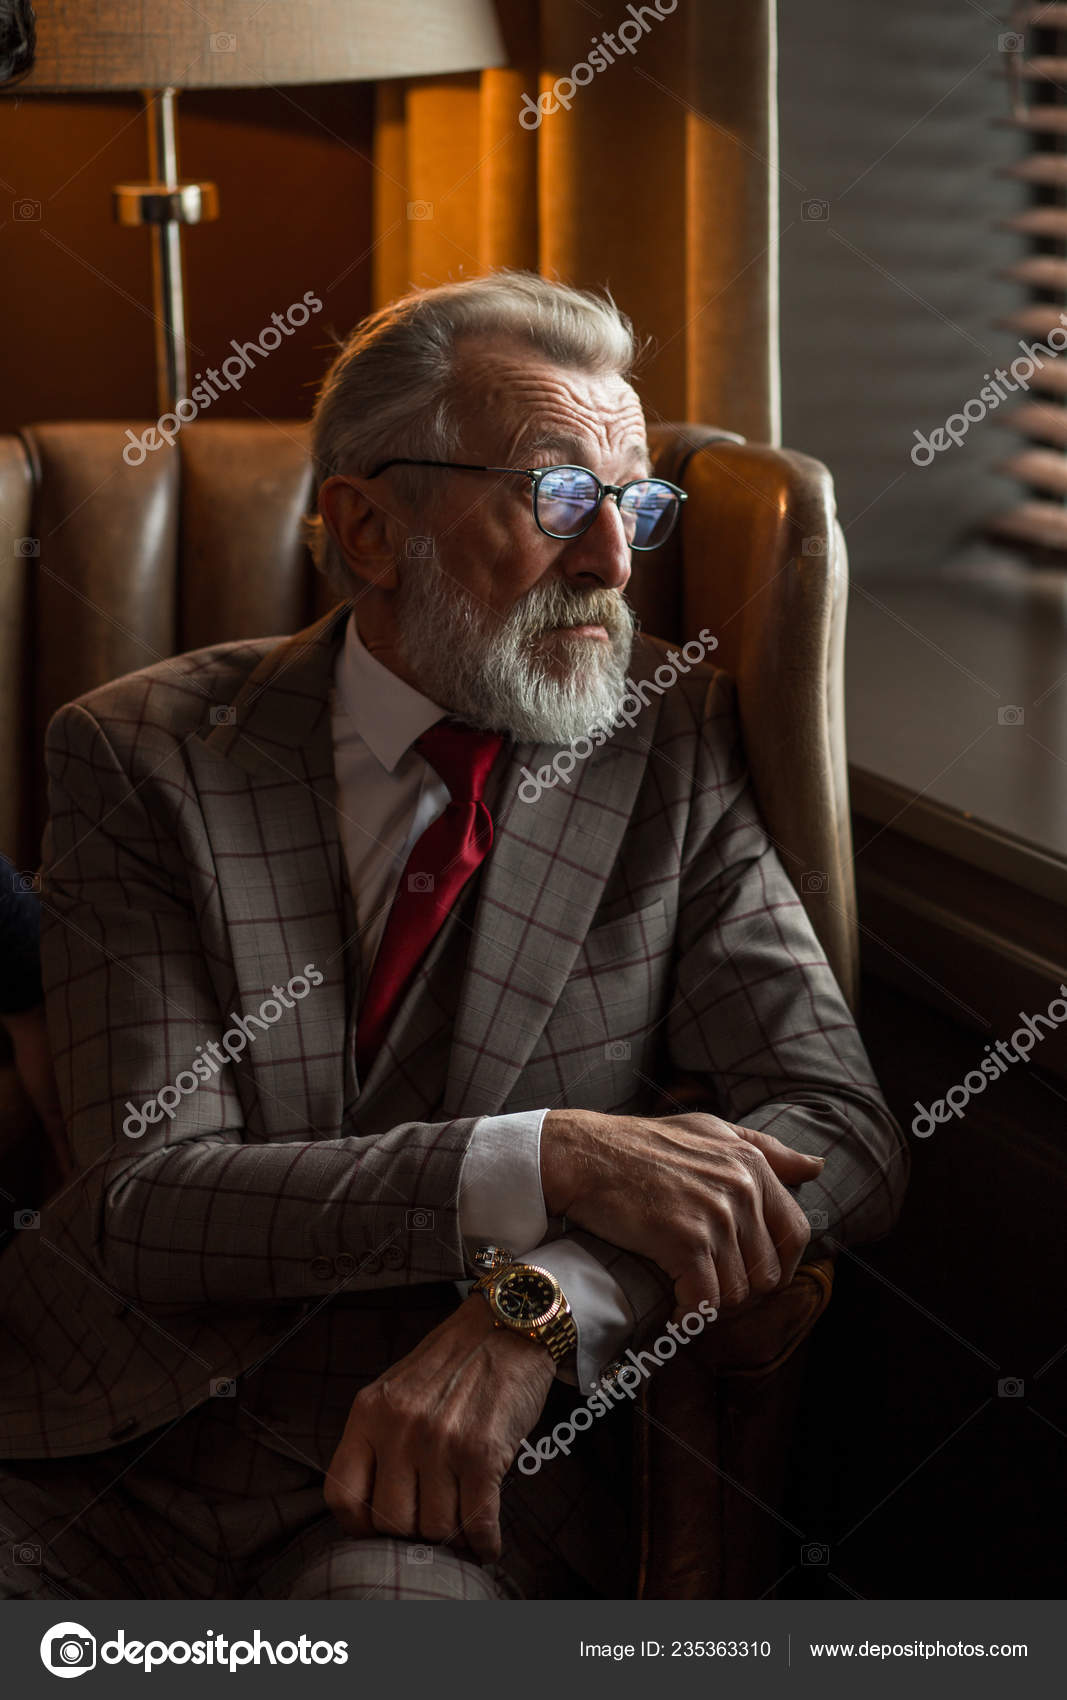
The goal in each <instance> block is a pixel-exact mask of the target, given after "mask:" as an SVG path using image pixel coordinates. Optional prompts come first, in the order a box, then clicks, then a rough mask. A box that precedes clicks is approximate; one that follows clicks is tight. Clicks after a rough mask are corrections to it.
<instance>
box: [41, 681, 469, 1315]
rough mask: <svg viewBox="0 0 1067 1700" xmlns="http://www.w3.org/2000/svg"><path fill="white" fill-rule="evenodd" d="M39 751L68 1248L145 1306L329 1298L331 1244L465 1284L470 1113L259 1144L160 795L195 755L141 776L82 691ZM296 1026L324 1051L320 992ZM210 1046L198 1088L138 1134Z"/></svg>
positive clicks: (368, 1279)
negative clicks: (463, 1177)
mask: <svg viewBox="0 0 1067 1700" xmlns="http://www.w3.org/2000/svg"><path fill="white" fill-rule="evenodd" d="M46 754H47V765H48V774H49V796H50V806H51V817H50V821H49V825H48V828H47V830H46V833H45V842H44V866H43V871H42V893H41V907H42V958H43V968H44V980H45V991H46V1007H47V1017H48V1025H49V1031H50V1036H51V1040H52V1047H53V1053H54V1058H55V1065H56V1074H57V1082H58V1087H59V1094H60V1099H61V1102H62V1106H63V1112H64V1116H65V1119H66V1122H67V1126H68V1129H69V1133H70V1138H71V1143H72V1147H73V1150H74V1152H75V1157H76V1162H77V1165H78V1173H77V1175H76V1177H75V1178H74V1180H73V1181H72V1182H71V1183H70V1184H69V1185H68V1186H67V1187H66V1188H65V1189H64V1190H63V1192H61V1193H60V1194H58V1195H56V1196H55V1197H54V1198H53V1199H51V1200H50V1201H49V1203H48V1216H49V1220H50V1222H51V1223H52V1225H53V1227H54V1229H55V1232H56V1236H57V1241H59V1242H62V1244H63V1246H64V1247H65V1254H66V1255H68V1256H71V1257H72V1258H73V1260H74V1261H75V1262H76V1263H77V1262H79V1261H81V1262H83V1263H84V1264H85V1266H86V1267H87V1270H88V1272H89V1274H90V1275H91V1276H93V1277H95V1278H98V1279H101V1280H103V1281H104V1282H105V1283H106V1284H108V1285H109V1286H112V1287H114V1288H115V1289H117V1290H118V1291H119V1292H120V1293H121V1294H122V1295H123V1296H125V1297H127V1298H129V1299H131V1300H137V1301H140V1302H142V1303H144V1304H146V1305H171V1306H179V1307H182V1308H186V1307H189V1306H195V1305H201V1304H204V1303H207V1302H215V1301H217V1302H220V1303H227V1304H235V1303H236V1304H239V1303H241V1302H243V1301H253V1302H256V1303H262V1302H267V1301H269V1300H271V1299H275V1298H303V1297H305V1296H313V1297H317V1298H321V1297H323V1296H324V1292H328V1291H329V1289H328V1288H325V1289H324V1280H323V1273H322V1270H323V1264H322V1260H323V1259H330V1260H336V1259H338V1257H341V1258H342V1259H343V1262H342V1264H341V1268H342V1270H343V1272H344V1279H343V1282H338V1283H335V1284H336V1285H343V1286H344V1287H345V1288H346V1289H348V1290H352V1289H357V1288H370V1287H384V1286H404V1285H408V1284H414V1283H419V1282H429V1281H445V1280H458V1279H463V1278H464V1277H465V1276H466V1274H467V1268H466V1264H465V1260H464V1248H463V1242H462V1236H461V1233H460V1225H459V1216H458V1186H459V1175H460V1169H461V1165H462V1162H463V1158H464V1155H465V1153H466V1151H467V1148H468V1146H469V1144H470V1140H471V1137H472V1132H473V1129H474V1126H475V1121H474V1119H464V1120H456V1121H449V1122H406V1123H404V1124H403V1125H400V1126H397V1127H393V1128H390V1129H388V1130H387V1131H385V1132H384V1133H381V1134H379V1135H374V1136H365V1137H360V1136H353V1137H341V1138H319V1137H316V1134H315V1129H314V1128H313V1127H311V1126H310V1125H307V1124H306V1122H305V1121H304V1120H303V1119H302V1117H301V1113H300V1109H299V1107H294V1110H293V1126H292V1133H291V1136H288V1137H286V1138H283V1139H280V1140H279V1139H275V1140H271V1141H264V1140H262V1139H258V1140H257V1139H256V1138H255V1137H254V1136H253V1135H252V1134H251V1133H250V1132H249V1130H248V1129H247V1127H246V1125H245V1116H244V1113H243V1111H242V1106H241V1100H240V1097H239V1095H238V1092H237V1090H236V1086H235V1074H234V1066H233V1065H232V1064H227V1066H223V1067H220V1068H218V1069H217V1070H215V1071H212V1069H211V1068H210V1065H209V1064H208V1063H207V1060H206V1058H207V1046H208V1043H209V1042H210V1041H213V1040H217V1039H218V1038H219V1036H220V1035H221V1034H223V1032H224V1030H225V1029H226V1028H227V1026H228V1024H229V1016H228V1014H227V1013H226V1012H225V1011H224V1010H223V1008H222V1007H220V1003H219V999H218V995H217V992H216V989H215V979H213V975H212V971H211V970H212V968H213V967H217V966H218V964H215V963H213V962H211V961H209V951H208V948H207V947H206V946H205V942H204V939H203V937H202V934H201V929H200V927H199V925H198V916H197V914H196V913H195V912H194V903H193V900H192V895H191V892H192V890H193V889H196V890H198V891H200V892H201V893H202V892H203V890H204V889H205V882H204V880H203V878H201V879H200V880H199V881H198V882H191V881H190V877H189V874H190V870H189V868H188V866H187V865H186V856H187V853H188V852H187V850H185V849H183V848H182V846H181V845H179V843H178V842H177V835H176V833H175V831H174V829H173V819H174V816H173V810H172V809H170V808H169V804H168V800H167V798H166V796H165V790H166V787H168V786H170V787H173V786H174V785H178V786H180V785H181V776H182V773H183V771H184V769H183V768H182V766H181V763H180V762H179V761H177V760H175V761H173V762H172V761H169V760H168V761H166V762H163V763H161V764H160V771H157V772H155V773H153V772H148V773H145V774H144V775H143V776H138V777H137V781H136V783H135V782H134V778H133V776H131V774H129V773H127V772H126V771H125V769H124V767H123V765H122V762H121V761H120V759H119V757H118V755H117V754H116V751H115V749H114V748H113V747H112V743H111V742H110V741H109V739H108V737H107V735H106V734H105V731H104V729H103V728H102V727H101V725H100V724H99V723H98V721H97V720H96V719H95V717H94V716H93V715H92V714H91V713H89V712H88V711H87V709H86V708H85V707H83V706H82V705H81V704H79V703H72V704H69V705H68V706H67V707H66V708H64V709H61V710H60V712H59V713H58V714H57V715H56V716H55V717H54V719H53V721H52V722H51V725H50V727H49V734H48V740H47V752H46ZM171 801H173V799H171ZM183 806H189V799H188V798H186V799H185V800H184V803H183ZM204 871H205V870H200V872H201V874H202V873H203V872H204ZM252 924H254V923H252ZM224 967H228V965H224ZM301 967H302V965H301V964H297V965H295V966H294V973H296V972H299V970H300V968H301ZM222 977H223V978H224V975H223V976H222ZM294 1002H295V1000H294ZM286 1020H287V1021H291V1022H295V1023H296V1024H297V1034H298V1039H297V1041H296V1042H297V1043H298V1044H299V1045H300V1046H301V1048H302V1054H303V1055H307V1056H314V1055H315V1054H316V1045H317V1044H319V1043H321V1031H320V1030H319V1029H318V1028H317V1020H316V1014H315V999H314V997H313V996H312V997H310V998H308V999H307V1002H306V1003H296V1006H295V1007H294V1009H293V1010H292V1012H291V1013H290V1014H287V1015H286ZM198 1047H199V1051H198ZM198 1054H199V1056H200V1059H201V1061H203V1062H204V1075H205V1076H206V1077H205V1078H203V1079H202V1080H200V1082H199V1084H198V1087H197V1089H196V1090H195V1091H190V1092H189V1094H188V1095H183V1094H182V1093H181V1092H175V1093H173V1094H172V1096H173V1097H176V1098H178V1100H179V1101H178V1103H177V1104H176V1105H175V1106H174V1108H173V1114H172V1115H171V1114H161V1115H160V1117H159V1119H158V1121H155V1122H149V1123H147V1124H145V1125H144V1126H143V1129H142V1130H141V1131H140V1132H138V1131H137V1129H138V1125H139V1124H138V1122H137V1121H133V1122H132V1127H133V1129H134V1136H132V1137H131V1136H130V1134H129V1133H125V1132H124V1131H123V1124H124V1122H129V1118H130V1115H131V1110H133V1109H136V1108H137V1107H138V1106H141V1105H142V1104H143V1102H144V1101H146V1100H149V1099H152V1098H153V1097H155V1096H156V1095H158V1094H160V1092H161V1088H164V1087H165V1086H167V1085H168V1084H170V1083H173V1082H174V1081H175V1079H176V1077H178V1076H179V1075H181V1073H182V1071H183V1070H184V1071H188V1070H190V1068H191V1065H192V1063H193V1059H194V1058H196V1057H197V1056H198ZM319 1065H320V1066H321V1057H320V1058H319ZM337 1066H338V1067H339V1068H340V1066H341V1059H340V1058H338V1059H337Z"/></svg>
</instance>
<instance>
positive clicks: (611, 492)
mask: <svg viewBox="0 0 1067 1700" xmlns="http://www.w3.org/2000/svg"><path fill="white" fill-rule="evenodd" d="M391 466H441V467H445V468H447V469H448V470H449V471H452V472H510V473H513V474H514V475H515V477H516V478H528V479H529V480H530V483H531V484H532V485H533V491H534V501H533V517H534V524H535V525H536V527H537V529H538V531H540V532H542V533H543V534H544V535H545V537H551V538H552V539H553V540H554V541H555V542H557V543H573V542H574V540H575V538H578V537H584V536H585V534H586V532H587V531H588V530H589V528H590V526H591V525H592V523H593V521H594V520H595V519H596V516H597V514H598V513H599V512H600V510H601V508H602V507H603V505H604V497H605V496H614V498H615V506H616V507H617V508H618V507H619V505H620V503H621V500H622V497H623V496H624V494H625V493H626V491H627V490H631V489H633V486H634V485H635V484H662V485H663V486H664V488H665V489H667V490H669V491H670V492H671V494H672V495H673V496H675V497H676V498H677V503H676V506H675V509H674V518H673V519H672V520H671V523H670V527H669V529H668V530H667V532H666V534H665V535H664V536H663V537H661V538H660V540H659V542H658V543H629V544H628V545H627V547H628V548H630V549H633V550H634V551H635V553H637V554H639V555H651V554H653V553H654V552H655V550H657V549H662V547H663V545H664V544H665V543H666V541H667V538H668V537H670V536H671V534H672V532H673V531H674V528H675V526H676V525H677V523H678V519H679V516H680V514H681V511H682V503H683V502H687V501H688V500H689V497H688V495H687V494H686V492H685V491H684V490H682V489H680V488H679V486H678V485H677V484H672V483H671V481H670V479H669V478H657V477H656V475H655V474H654V473H652V474H648V475H646V476H645V477H644V478H630V479H627V481H626V483H625V484H605V483H604V481H603V479H602V478H598V477H597V475H596V473H595V472H593V471H591V470H590V468H589V467H588V466H578V465H576V464H575V463H574V462H573V461H561V462H560V463H559V465H558V466H475V465H474V464H473V463H472V462H469V461H464V460H406V459H402V458H398V459H396V460H386V461H383V462H382V464H381V466H376V467H375V468H374V470H373V471H372V472H368V473H367V477H368V478H377V477H378V475H379V473H381V472H388V471H389V468H390V467H391ZM549 472H584V473H585V475H586V477H587V478H591V479H592V480H593V483H594V484H595V485H596V486H597V488H598V490H599V491H600V495H599V496H598V497H597V504H596V507H595V508H594V509H593V511H592V513H591V514H590V515H589V518H588V520H587V521H586V523H585V525H583V526H582V529H581V531H571V532H568V533H563V532H559V531H549V529H548V527H547V525H542V524H541V521H540V518H539V516H538V512H537V490H538V486H539V485H540V482H541V480H542V478H544V477H545V476H546V474H547V473H549ZM620 518H621V514H620Z"/></svg>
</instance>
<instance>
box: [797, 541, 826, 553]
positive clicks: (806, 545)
mask: <svg viewBox="0 0 1067 1700" xmlns="http://www.w3.org/2000/svg"><path fill="white" fill-rule="evenodd" d="M800 553H801V554H802V555H825V554H826V539H825V537H805V538H804V541H803V542H802V543H801V545H800Z"/></svg>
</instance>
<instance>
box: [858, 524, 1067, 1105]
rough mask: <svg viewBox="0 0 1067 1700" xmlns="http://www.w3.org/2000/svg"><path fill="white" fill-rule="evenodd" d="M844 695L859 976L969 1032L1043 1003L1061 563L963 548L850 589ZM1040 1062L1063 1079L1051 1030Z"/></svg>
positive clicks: (1054, 907) (1058, 864)
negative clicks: (1041, 565) (911, 571)
mask: <svg viewBox="0 0 1067 1700" xmlns="http://www.w3.org/2000/svg"><path fill="white" fill-rule="evenodd" d="M846 700H847V715H848V721H847V724H848V741H849V757H850V764H849V776H850V784H851V789H852V807H853V829H854V833H855V867H856V881H857V890H858V896H859V912H860V923H861V929H862V930H861V938H862V941H863V951H864V959H865V964H866V966H867V967H868V968H869V969H871V970H873V971H874V972H875V973H878V974H880V975H882V977H884V978H887V979H890V980H892V981H893V982H894V983H895V984H897V985H899V986H900V987H902V988H903V989H906V990H908V991H910V993H911V994H912V995H914V996H917V997H922V998H925V999H927V1000H928V1001H931V1002H933V1003H935V1004H937V1005H938V1006H939V1007H941V1008H943V1009H945V1010H946V1011H948V1012H949V1013H951V1014H953V1015H954V1016H955V1017H956V1018H957V1019H959V1020H962V1021H965V1022H967V1023H968V1024H969V1025H972V1026H977V1027H979V1028H980V1029H983V1030H990V1031H991V1030H992V1029H994V1028H995V1029H996V1030H997V1031H998V1032H1000V1031H1002V1029H1003V1024H1004V1022H1007V1021H1012V1022H1016V1021H1017V1019H1018V1012H1019V1010H1020V1009H1025V1010H1027V1011H1031V1012H1036V1011H1038V1010H1040V1009H1042V1008H1044V1007H1045V1006H1046V1005H1047V1004H1048V1002H1049V1000H1050V999H1051V998H1052V997H1053V996H1054V995H1056V992H1057V990H1058V986H1059V982H1060V980H1062V979H1064V978H1067V924H1065V920H1064V908H1065V906H1067V569H1065V570H1064V572H1062V573H1059V572H1054V571H1052V570H1049V569H1036V570H1035V569H1033V568H1030V567H1028V566H1026V565H1025V564H1022V563H1016V562H1015V561H1013V560H1011V559H1010V558H1009V557H1004V556H1002V555H994V554H992V553H991V552H989V551H987V550H977V549H976V550H975V551H973V552H972V553H971V554H970V555H969V556H965V557H961V558H960V559H959V560H958V561H957V562H956V563H954V564H953V565H952V566H950V567H948V568H947V569H945V571H944V573H943V574H942V575H940V576H939V577H938V578H937V579H936V580H933V579H930V578H922V579H919V578H916V577H911V578H909V577H907V576H905V575H903V574H902V575H901V576H900V577H897V578H894V579H893V580H891V581H889V580H885V579H882V580H876V581H870V582H868V583H864V584H853V586H852V594H851V601H850V606H849V628H848V648H847V660H846ZM1020 709H1021V711H1022V714H1021V717H1020V715H1019V714H1018V712H1014V713H1011V712H1008V713H1005V711H1006V710H1015V711H1018V710H1020ZM998 711H999V716H998ZM1035 1060H1036V1059H1035ZM1041 1062H1042V1064H1043V1065H1044V1066H1046V1067H1051V1068H1054V1069H1056V1070H1058V1071H1062V1072H1063V1073H1064V1074H1067V1032H1064V1033H1062V1034H1061V1033H1057V1034H1054V1035H1050V1036H1049V1038H1048V1040H1047V1042H1045V1043H1043V1044H1042V1046H1041Z"/></svg>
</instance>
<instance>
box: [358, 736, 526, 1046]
mask: <svg viewBox="0 0 1067 1700" xmlns="http://www.w3.org/2000/svg"><path fill="white" fill-rule="evenodd" d="M503 742H504V739H503V736H502V735H501V734H500V733H499V732H476V731H475V730H474V728H473V727H472V726H464V725H462V724H460V723H459V722H456V721H452V722H449V721H447V720H439V721H438V722H437V724H436V726H431V727H430V729H429V731H428V732H424V733H423V734H422V737H421V738H416V740H415V743H414V746H413V747H414V748H415V749H416V750H418V752H419V754H420V755H421V756H423V757H424V758H425V760H426V761H428V762H429V763H430V766H431V767H433V768H435V769H436V771H437V772H438V773H439V774H440V776H441V778H442V779H443V780H444V782H445V784H446V785H447V786H448V790H449V794H450V801H449V804H448V807H447V808H446V809H445V812H444V814H442V815H439V816H438V818H437V819H436V820H435V821H433V822H432V823H431V825H430V826H428V827H427V828H426V831H425V832H424V833H423V834H422V836H421V838H419V839H418V840H417V841H416V843H415V844H414V846H413V847H412V851H411V854H410V856H409V857H408V860H407V866H406V867H405V869H404V872H403V873H402V874H401V876H400V884H399V885H398V887H397V890H396V896H395V897H394V898H393V907H392V908H391V909H390V911H389V919H388V921H387V922H386V923H385V931H384V933H383V934H382V940H381V944H380V945H379V947H378V955H377V957H376V958H375V962H374V967H373V969H372V971H371V977H370V982H369V984H368V986H367V990H366V995H365V996H364V999H363V1005H362V1008H361V1010H360V1013H359V1022H358V1026H357V1031H356V1058H357V1062H358V1066H359V1072H360V1074H361V1075H363V1074H365V1073H366V1072H367V1070H368V1069H369V1067H370V1065H371V1063H372V1062H373V1061H374V1057H375V1055H376V1054H377V1052H378V1050H379V1049H380V1047H381V1044H382V1041H383V1039H384V1038H385V1035H386V1033H387V1032H388V1030H389V1023H390V1021H391V1020H392V1017H393V1014H394V1012H395V1010H396V1009H397V1007H398V1005H399V1003H400V1000H401V998H402V997H403V995H404V993H405V992H406V991H407V989H408V986H409V985H410V983H411V979H412V976H413V975H414V973H415V970H416V968H417V967H418V965H419V963H420V962H421V961H422V958H423V957H424V955H425V954H426V952H427V950H429V948H430V945H431V944H432V943H433V940H434V939H435V938H436V936H437V934H438V932H439V931H440V929H441V927H442V926H443V924H444V921H445V918H446V916H447V915H448V913H449V911H450V909H451V908H452V906H453V904H454V903H455V901H456V899H457V898H458V896H459V894H460V892H461V891H462V890H463V887H464V886H465V885H466V883H467V881H468V880H469V879H470V877H471V875H472V874H474V873H475V872H476V871H477V869H478V868H479V867H480V866H481V864H482V862H483V861H484V860H485V858H486V856H487V855H488V854H489V849H490V846H491V845H492V842H493V820H492V816H491V815H490V813H489V810H488V809H487V808H486V806H485V804H484V803H483V801H482V794H483V792H484V791H485V785H486V781H487V780H488V778H489V773H490V769H491V768H492V766H493V762H494V761H495V760H496V757H497V754H498V752H499V750H500V746H501V744H502V743H503Z"/></svg>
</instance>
